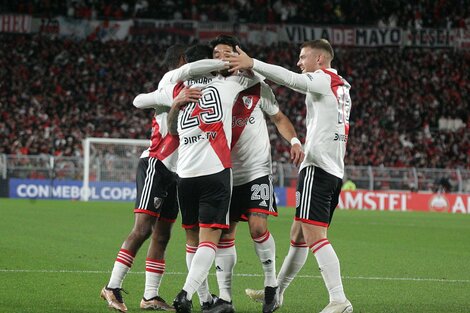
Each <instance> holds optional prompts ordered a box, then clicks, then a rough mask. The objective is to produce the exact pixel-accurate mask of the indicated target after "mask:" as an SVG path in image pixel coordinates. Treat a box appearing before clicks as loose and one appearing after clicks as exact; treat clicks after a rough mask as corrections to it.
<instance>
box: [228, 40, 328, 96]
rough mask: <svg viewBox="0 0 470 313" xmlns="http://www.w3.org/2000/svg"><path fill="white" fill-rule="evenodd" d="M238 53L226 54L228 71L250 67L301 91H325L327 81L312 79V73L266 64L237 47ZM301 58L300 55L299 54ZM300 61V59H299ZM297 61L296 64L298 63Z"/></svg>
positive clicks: (281, 83)
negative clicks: (296, 71) (299, 72)
mask: <svg viewBox="0 0 470 313" xmlns="http://www.w3.org/2000/svg"><path fill="white" fill-rule="evenodd" d="M237 51H238V53H239V55H234V54H232V55H226V57H225V58H224V60H225V61H228V62H229V65H230V71H237V70H243V69H245V70H249V69H252V70H253V71H256V72H257V73H259V74H261V75H262V76H264V77H266V78H267V79H269V80H271V81H273V82H275V83H276V84H279V85H284V86H287V87H289V88H291V89H293V90H295V91H298V92H301V93H304V94H305V93H309V92H314V93H321V94H323V93H327V92H328V91H329V86H330V85H329V82H328V81H327V80H314V79H313V78H312V75H314V74H313V73H307V71H304V69H302V67H301V69H302V74H298V73H295V72H292V71H289V70H287V69H285V68H283V67H281V66H278V65H273V64H268V63H265V62H262V61H259V60H257V59H253V58H251V57H250V56H248V55H247V54H246V53H245V52H244V51H243V50H242V49H240V48H239V47H237ZM300 58H302V55H301V56H300ZM299 63H300V61H299ZM299 63H297V65H299Z"/></svg>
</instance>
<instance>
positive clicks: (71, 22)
mask: <svg viewBox="0 0 470 313" xmlns="http://www.w3.org/2000/svg"><path fill="white" fill-rule="evenodd" d="M57 20H58V22H59V35H60V36H64V37H72V38H74V39H78V40H84V39H89V40H100V41H102V42H106V41H109V40H125V39H127V37H128V36H129V30H130V28H131V27H132V25H133V21H132V20H127V21H107V20H105V21H87V20H78V19H73V18H66V17H58V18H57Z"/></svg>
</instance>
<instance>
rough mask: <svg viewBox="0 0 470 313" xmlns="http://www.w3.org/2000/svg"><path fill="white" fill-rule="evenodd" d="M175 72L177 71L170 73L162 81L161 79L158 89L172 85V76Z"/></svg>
mask: <svg viewBox="0 0 470 313" xmlns="http://www.w3.org/2000/svg"><path fill="white" fill-rule="evenodd" d="M174 71H175V70H172V71H168V72H166V73H165V74H164V75H163V77H162V79H160V82H159V83H158V89H160V88H162V87H164V86H166V85H169V84H171V76H172V74H173V72H174Z"/></svg>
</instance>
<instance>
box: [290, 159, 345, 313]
mask: <svg viewBox="0 0 470 313" xmlns="http://www.w3.org/2000/svg"><path fill="white" fill-rule="evenodd" d="M304 170H305V172H304V175H301V176H303V177H302V178H301V177H300V176H299V179H303V180H304V182H305V183H304V187H305V188H304V190H303V192H302V193H301V197H300V205H299V206H298V208H297V210H296V220H298V221H301V222H302V232H303V235H304V238H305V242H306V243H307V245H308V246H309V248H310V251H311V252H312V253H313V254H314V256H315V258H316V260H317V263H318V267H319V269H320V272H321V275H322V277H323V281H324V283H325V286H326V288H327V290H328V294H329V297H330V304H329V305H328V306H327V307H325V309H324V310H323V311H322V313H335V312H342V313H348V312H352V305H351V303H350V302H349V301H348V300H347V299H346V295H345V294H344V290H343V283H342V281H341V270H340V264H339V259H338V256H337V255H336V252H335V250H334V249H333V246H332V245H331V243H330V242H329V240H328V238H327V229H328V226H329V223H330V222H331V218H330V217H331V216H332V214H333V212H334V208H335V207H336V205H337V203H338V196H339V190H340V188H341V187H340V186H341V179H339V178H337V177H335V176H333V175H331V174H329V173H327V172H325V171H323V170H322V169H320V168H318V167H313V166H310V167H307V168H305V169H304ZM304 170H303V171H304ZM301 174H302V173H301Z"/></svg>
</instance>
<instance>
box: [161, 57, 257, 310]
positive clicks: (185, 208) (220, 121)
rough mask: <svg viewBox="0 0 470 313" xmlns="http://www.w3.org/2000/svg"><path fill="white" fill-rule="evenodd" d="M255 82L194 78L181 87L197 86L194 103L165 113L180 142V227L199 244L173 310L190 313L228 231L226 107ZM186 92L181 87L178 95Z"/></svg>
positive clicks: (229, 181)
mask: <svg viewBox="0 0 470 313" xmlns="http://www.w3.org/2000/svg"><path fill="white" fill-rule="evenodd" d="M212 61H215V62H219V63H222V64H224V63H223V62H221V61H220V60H212ZM256 83H259V80H258V79H255V78H250V77H248V76H242V75H229V76H223V75H222V74H219V75H217V76H215V77H214V76H211V75H208V76H204V77H200V78H194V79H192V80H189V81H188V82H187V83H186V85H193V86H194V85H196V86H199V87H201V88H202V93H201V98H200V100H199V101H197V102H191V103H189V104H186V103H184V102H181V103H177V102H175V103H174V106H173V107H172V109H171V111H170V113H169V115H168V119H169V125H170V130H171V131H173V127H172V126H171V125H173V120H176V122H177V123H176V125H177V133H178V135H179V138H180V147H179V157H178V166H177V173H178V175H179V176H180V181H179V185H178V200H179V203H180V209H181V213H182V219H183V227H185V228H187V229H198V230H199V235H198V243H199V244H198V247H197V250H196V253H195V254H194V258H193V260H192V262H191V266H190V269H189V273H188V276H187V278H186V282H185V284H184V286H183V289H182V290H181V291H180V293H179V294H178V295H177V296H176V298H175V300H174V302H173V304H174V306H175V309H176V310H177V312H190V311H191V309H192V301H191V298H192V296H193V294H194V293H195V292H196V290H197V289H198V288H199V287H200V285H201V283H202V282H203V281H204V280H205V279H206V278H207V274H208V272H209V270H210V267H211V265H212V263H213V261H214V258H215V254H216V251H217V245H218V244H219V239H220V235H221V232H222V229H228V227H229V215H228V213H229V206H230V199H231V193H232V173H231V166H232V165H231V157H230V147H231V139H232V107H233V103H234V101H235V99H236V96H237V95H238V93H239V92H240V91H242V90H244V89H247V88H249V87H251V86H253V85H255V84H256ZM191 89H193V88H191ZM186 91H188V88H187V87H186V88H185V89H184V90H183V91H182V92H186ZM166 93H167V94H168V92H166ZM221 301H223V300H221V299H219V300H218V303H219V304H220V303H222V304H225V305H229V306H230V307H227V308H226V309H227V310H230V311H233V307H231V303H223V302H221ZM219 309H221V308H220V306H218V307H217V308H215V310H219ZM208 312H209V311H208Z"/></svg>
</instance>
